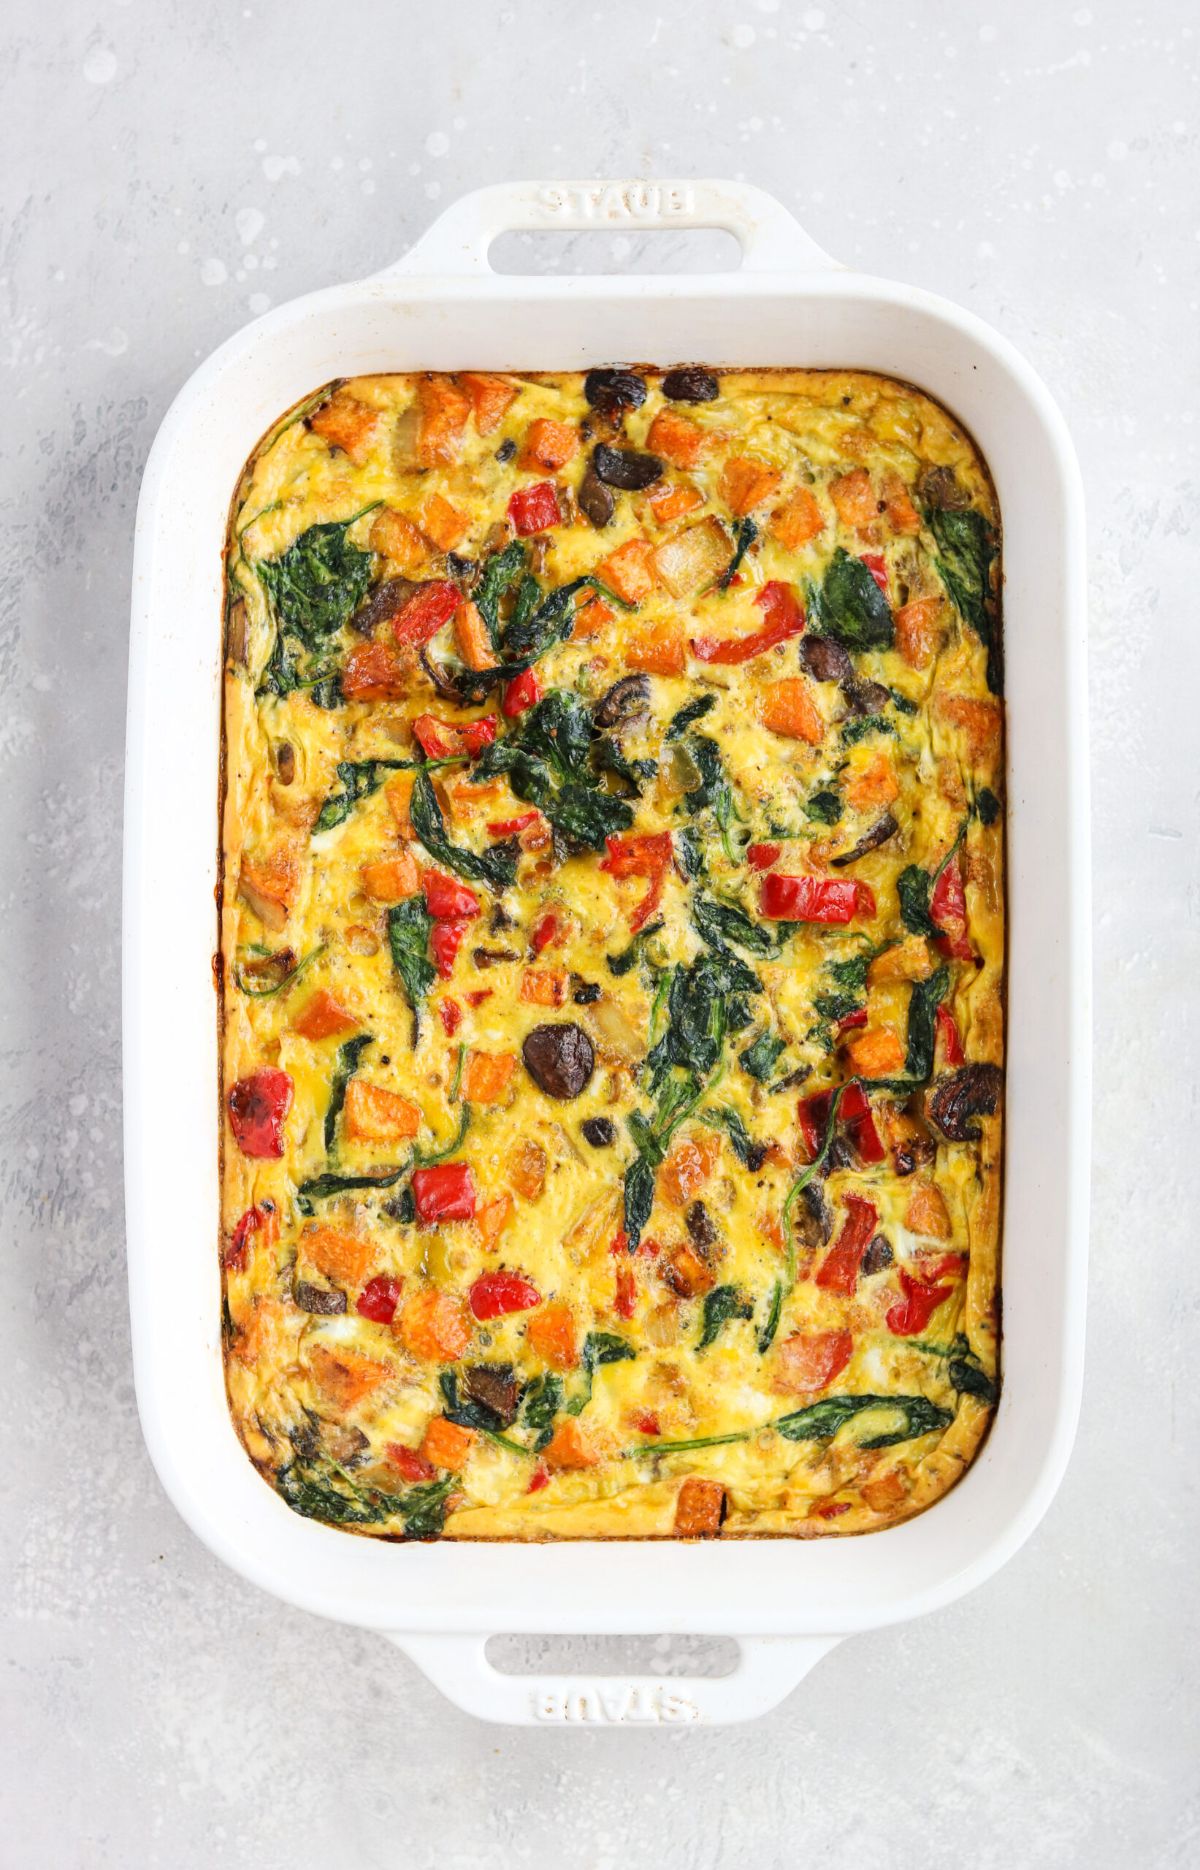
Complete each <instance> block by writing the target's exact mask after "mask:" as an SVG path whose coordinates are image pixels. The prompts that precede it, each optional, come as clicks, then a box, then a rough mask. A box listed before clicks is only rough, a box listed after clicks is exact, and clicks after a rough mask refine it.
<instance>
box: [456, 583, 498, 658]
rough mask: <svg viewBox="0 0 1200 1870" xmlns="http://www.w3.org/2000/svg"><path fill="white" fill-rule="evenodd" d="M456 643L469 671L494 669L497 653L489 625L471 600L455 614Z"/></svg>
mask: <svg viewBox="0 0 1200 1870" xmlns="http://www.w3.org/2000/svg"><path fill="white" fill-rule="evenodd" d="M454 643H455V647H456V649H457V650H458V653H459V655H460V656H461V657H462V659H463V661H464V662H465V663H466V665H467V667H468V669H475V670H479V669H494V668H495V666H496V652H495V650H494V649H493V648H492V639H491V637H490V636H489V635H488V631H487V625H486V623H485V622H484V621H483V618H482V617H481V616H480V614H479V612H478V610H477V609H476V607H475V605H474V604H472V602H471V600H470V598H466V599H464V601H463V602H462V603H461V604H460V605H459V607H458V609H457V610H456V611H455V613H454Z"/></svg>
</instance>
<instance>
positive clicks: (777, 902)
mask: <svg viewBox="0 0 1200 1870" xmlns="http://www.w3.org/2000/svg"><path fill="white" fill-rule="evenodd" d="M759 902H760V905H761V907H762V912H763V914H764V915H765V916H771V917H773V918H774V919H775V920H776V921H779V922H831V923H832V922H853V920H854V918H855V916H858V915H862V916H868V917H870V916H873V915H874V914H875V896H874V893H873V892H872V890H871V889H870V888H869V886H868V885H867V884H866V883H852V882H849V881H847V880H846V879H844V878H842V877H815V876H804V877H789V876H784V875H783V874H782V873H781V872H779V871H777V870H776V871H772V872H771V874H770V875H769V876H767V877H764V879H763V885H762V893H761V896H760V898H759Z"/></svg>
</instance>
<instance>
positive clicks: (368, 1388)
mask: <svg viewBox="0 0 1200 1870" xmlns="http://www.w3.org/2000/svg"><path fill="white" fill-rule="evenodd" d="M305 1361H306V1362H307V1364H308V1367H309V1370H310V1371H311V1372H312V1378H313V1382H314V1383H315V1384H316V1386H317V1388H318V1389H319V1390H320V1391H321V1394H322V1395H323V1396H324V1397H325V1398H326V1399H327V1400H328V1401H329V1402H331V1403H332V1404H333V1405H334V1407H335V1408H336V1409H339V1410H345V1411H348V1410H351V1409H357V1407H358V1405H359V1403H361V1402H363V1401H364V1400H365V1399H366V1398H367V1397H368V1396H369V1395H370V1394H371V1392H372V1391H373V1390H377V1389H378V1388H379V1386H380V1384H381V1383H386V1382H387V1380H388V1378H389V1377H390V1376H391V1375H392V1367H391V1365H390V1364H381V1363H379V1362H378V1361H377V1359H376V1358H374V1357H364V1356H363V1355H362V1354H361V1352H359V1351H352V1350H350V1349H348V1348H347V1347H346V1346H345V1345H342V1344H339V1345H337V1346H336V1348H335V1347H334V1346H333V1345H329V1344H311V1345H309V1347H308V1351H307V1356H306V1359H305Z"/></svg>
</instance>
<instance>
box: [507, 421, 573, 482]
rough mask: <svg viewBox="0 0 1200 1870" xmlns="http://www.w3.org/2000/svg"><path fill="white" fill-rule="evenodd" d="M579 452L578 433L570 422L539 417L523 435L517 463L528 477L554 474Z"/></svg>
mask: <svg viewBox="0 0 1200 1870" xmlns="http://www.w3.org/2000/svg"><path fill="white" fill-rule="evenodd" d="M578 449H579V430H578V429H577V428H576V427H575V425H574V423H571V422H555V421H552V420H551V418H550V417H549V416H539V417H538V419H537V421H536V422H531V423H530V424H529V427H528V428H527V429H526V431H525V442H524V446H523V447H522V449H521V453H520V456H519V458H518V461H517V465H518V467H523V468H524V469H525V471H526V473H528V474H539V473H541V474H555V473H557V472H558V469H559V468H562V467H566V465H567V462H568V461H569V460H570V459H571V457H572V455H574V454H576V453H577V452H578Z"/></svg>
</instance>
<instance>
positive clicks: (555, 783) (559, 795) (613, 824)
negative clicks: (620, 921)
mask: <svg viewBox="0 0 1200 1870" xmlns="http://www.w3.org/2000/svg"><path fill="white" fill-rule="evenodd" d="M593 731H594V730H593V725H592V717H591V713H590V711H589V710H588V709H587V708H586V707H585V706H584V705H583V703H582V701H580V699H579V698H578V696H576V695H572V694H569V693H568V692H567V691H566V690H565V689H561V688H555V689H551V691H550V693H549V694H548V695H544V696H543V697H542V699H541V700H540V701H539V702H536V703H535V704H534V706H533V707H532V708H529V709H527V710H526V712H525V713H524V714H523V715H521V717H520V719H519V721H518V723H517V725H516V726H515V727H514V728H513V730H512V731H511V733H508V734H506V735H505V736H504V738H503V739H502V740H496V741H493V743H492V745H491V746H490V747H487V748H486V749H485V750H484V753H483V755H482V757H481V758H480V759H479V761H478V762H477V764H476V766H475V777H476V778H477V779H479V780H484V779H496V778H499V777H500V776H502V775H505V776H507V778H508V783H509V785H510V786H511V787H512V789H513V791H514V792H515V793H516V795H517V797H518V798H519V799H524V800H525V801H526V802H527V803H528V804H530V805H536V806H537V807H538V809H539V810H540V811H541V812H542V813H544V815H545V816H546V817H547V818H548V819H549V820H550V823H551V824H552V825H553V826H554V827H555V828H556V829H557V830H559V831H561V832H562V833H563V834H564V835H565V836H567V837H570V838H573V839H574V840H575V841H576V842H577V843H580V844H585V845H588V846H589V847H590V848H591V849H592V850H597V851H598V850H603V848H604V844H605V840H606V839H607V838H610V837H614V836H616V834H617V833H618V832H620V831H627V830H628V829H629V827H630V825H631V824H632V823H633V813H632V811H631V810H630V807H629V806H628V804H627V803H626V802H625V800H624V799H618V798H615V797H614V796H613V794H612V793H611V792H605V791H604V790H603V789H602V788H601V787H600V786H598V785H597V784H596V781H595V776H594V774H593V773H592V771H591V767H590V759H589V756H590V753H591V747H592V738H593ZM414 822H415V821H414Z"/></svg>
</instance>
